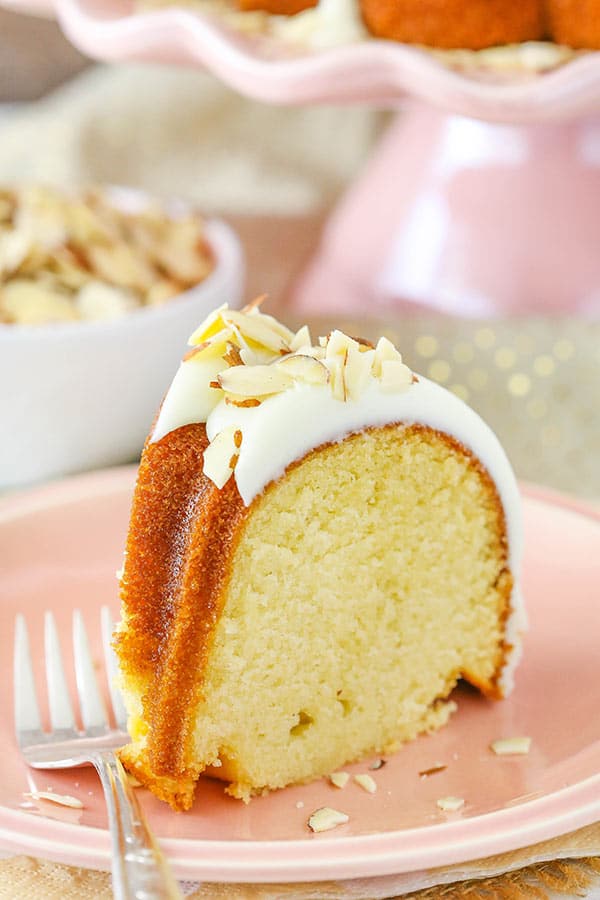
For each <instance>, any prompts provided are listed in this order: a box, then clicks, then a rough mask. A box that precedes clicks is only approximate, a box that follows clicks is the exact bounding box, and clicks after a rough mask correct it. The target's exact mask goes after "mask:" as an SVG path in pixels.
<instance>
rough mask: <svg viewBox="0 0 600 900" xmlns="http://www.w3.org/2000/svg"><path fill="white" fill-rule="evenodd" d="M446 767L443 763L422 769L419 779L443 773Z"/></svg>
mask: <svg viewBox="0 0 600 900" xmlns="http://www.w3.org/2000/svg"><path fill="white" fill-rule="evenodd" d="M447 768H448V766H446V765H445V764H444V763H436V764H435V765H434V766H430V767H429V769H422V770H421V771H420V772H419V778H429V776H430V775H437V774H438V773H439V772H443V771H445V769H447Z"/></svg>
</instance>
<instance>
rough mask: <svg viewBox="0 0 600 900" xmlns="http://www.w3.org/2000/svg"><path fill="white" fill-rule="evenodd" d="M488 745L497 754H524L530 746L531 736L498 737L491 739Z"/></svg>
mask: <svg viewBox="0 0 600 900" xmlns="http://www.w3.org/2000/svg"><path fill="white" fill-rule="evenodd" d="M490 746H491V748H492V750H493V751H494V753H495V754H496V755H497V756H525V755H526V754H527V753H529V750H530V748H531V738H530V737H512V738H500V739H499V740H497V741H492V743H491V744H490Z"/></svg>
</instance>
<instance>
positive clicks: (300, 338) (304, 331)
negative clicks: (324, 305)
mask: <svg viewBox="0 0 600 900" xmlns="http://www.w3.org/2000/svg"><path fill="white" fill-rule="evenodd" d="M311 343H312V342H311V339H310V330H309V328H308V325H303V326H302V328H300V329H298V331H297V332H296V334H295V335H294V337H293V338H292V340H291V341H290V350H292V351H296V350H299V349H300V347H304V346H305V345H306V346H309V347H310V345H311Z"/></svg>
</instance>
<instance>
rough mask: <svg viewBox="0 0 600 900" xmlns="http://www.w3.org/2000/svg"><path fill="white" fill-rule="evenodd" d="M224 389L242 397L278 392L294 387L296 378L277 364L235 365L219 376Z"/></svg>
mask: <svg viewBox="0 0 600 900" xmlns="http://www.w3.org/2000/svg"><path fill="white" fill-rule="evenodd" d="M217 378H218V381H219V384H220V385H221V387H222V388H223V390H224V391H227V393H231V394H237V395H238V396H241V397H262V396H265V395H266V394H278V393H281V391H286V390H287V389H288V388H290V387H292V385H293V383H294V379H293V378H292V377H291V376H290V375H288V374H287V373H286V372H284V371H282V370H281V369H280V368H278V367H277V366H233V367H232V368H230V369H225V370H224V371H223V372H220V373H219V375H218V376H217Z"/></svg>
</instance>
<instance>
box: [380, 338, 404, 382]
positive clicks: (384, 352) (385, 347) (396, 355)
mask: <svg viewBox="0 0 600 900" xmlns="http://www.w3.org/2000/svg"><path fill="white" fill-rule="evenodd" d="M386 360H389V361H392V362H402V354H401V353H400V352H399V351H398V350H396V348H395V347H394V345H393V344H392V342H391V341H390V340H388V339H387V338H386V337H380V338H379V340H378V341H377V346H376V347H375V356H374V357H373V375H374V376H375V378H380V377H381V374H382V364H383V363H384V362H385V361H386Z"/></svg>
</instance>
